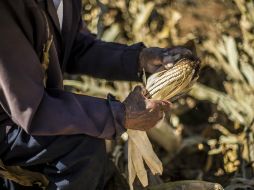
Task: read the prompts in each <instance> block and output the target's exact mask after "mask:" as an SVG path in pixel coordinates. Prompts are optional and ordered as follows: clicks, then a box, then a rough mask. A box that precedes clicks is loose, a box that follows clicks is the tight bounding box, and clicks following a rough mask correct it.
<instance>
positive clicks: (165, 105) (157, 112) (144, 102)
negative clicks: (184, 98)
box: [123, 86, 171, 131]
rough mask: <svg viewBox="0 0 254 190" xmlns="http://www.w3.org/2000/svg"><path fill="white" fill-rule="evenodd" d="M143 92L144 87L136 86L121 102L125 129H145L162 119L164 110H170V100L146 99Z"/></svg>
mask: <svg viewBox="0 0 254 190" xmlns="http://www.w3.org/2000/svg"><path fill="white" fill-rule="evenodd" d="M145 92H146V90H145V88H143V87H141V86H137V87H135V89H134V90H133V91H132V92H131V93H130V94H129V95H128V97H127V98H126V99H125V101H124V102H123V103H124V105H125V114H126V117H125V128H126V129H135V130H142V131H146V130H148V129H150V128H152V127H154V126H155V125H156V123H157V122H158V121H159V120H161V119H162V117H163V114H164V111H169V110H170V105H171V103H170V102H168V101H160V100H151V99H147V98H146V97H145V96H144V94H145Z"/></svg>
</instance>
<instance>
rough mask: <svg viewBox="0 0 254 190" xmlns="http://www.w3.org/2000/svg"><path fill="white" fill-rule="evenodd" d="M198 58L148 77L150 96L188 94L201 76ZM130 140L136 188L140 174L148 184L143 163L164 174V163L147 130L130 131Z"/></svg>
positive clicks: (130, 166) (164, 97)
mask: <svg viewBox="0 0 254 190" xmlns="http://www.w3.org/2000/svg"><path fill="white" fill-rule="evenodd" d="M198 71H199V61H197V60H192V59H187V58H184V59H181V60H180V61H178V62H177V63H176V64H175V65H174V66H172V67H171V68H169V69H167V70H163V71H160V72H157V73H155V74H153V75H152V76H150V77H149V78H148V80H147V84H146V88H147V90H148V94H147V97H148V98H152V99H157V100H174V99H176V98H177V97H179V96H180V95H182V94H183V93H186V92H187V91H188V90H189V89H190V88H191V86H192V85H193V83H194V82H195V81H196V79H197V78H198V75H197V73H198ZM127 133H128V136H129V140H128V170H129V185H130V188H131V189H133V182H134V180H135V177H136V176H137V177H138V178H139V180H140V182H141V184H142V185H143V186H144V187H145V186H147V185H148V177H147V172H146V169H145V165H144V162H145V163H146V165H147V166H148V167H149V169H150V170H151V172H152V173H153V174H154V175H155V174H162V170H163V168H162V163H161V161H160V160H159V158H158V157H157V155H156V154H155V153H154V151H153V148H152V145H151V143H150V141H149V139H148V137H147V134H146V132H144V131H137V130H131V129H128V130H127Z"/></svg>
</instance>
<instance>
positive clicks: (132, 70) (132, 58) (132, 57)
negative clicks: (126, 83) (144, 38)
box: [123, 43, 145, 81]
mask: <svg viewBox="0 0 254 190" xmlns="http://www.w3.org/2000/svg"><path fill="white" fill-rule="evenodd" d="M143 48H145V45H144V44H143V43H137V44H134V45H131V46H129V47H128V48H126V50H125V51H124V54H123V68H124V70H125V71H126V76H129V77H131V79H130V80H135V81H141V78H140V73H139V54H140V52H141V50H142V49H143Z"/></svg>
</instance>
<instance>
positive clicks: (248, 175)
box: [64, 0, 254, 190]
mask: <svg viewBox="0 0 254 190" xmlns="http://www.w3.org/2000/svg"><path fill="white" fill-rule="evenodd" d="M83 4H84V6H83V19H84V20H85V22H86V24H87V25H88V28H89V29H90V31H92V32H93V33H96V34H97V36H98V38H100V39H103V40H104V41H114V42H119V43H125V44H133V43H136V42H140V41H142V42H144V44H145V45H146V46H148V47H154V46H159V47H172V46H176V45H186V46H187V47H189V48H190V49H192V50H193V51H195V52H196V54H197V56H198V57H199V58H200V59H201V61H202V69H201V73H200V77H199V79H198V82H197V83H196V84H195V85H194V87H193V89H192V90H191V91H190V92H189V93H188V95H186V96H184V97H182V98H180V99H178V100H177V101H175V102H173V109H172V111H171V112H170V113H168V114H167V115H166V118H165V120H163V121H162V122H160V123H159V124H158V126H157V129H159V128H160V127H161V126H166V128H165V127H164V128H163V130H164V131H163V130H157V129H153V130H155V132H154V133H153V135H150V138H151V140H152V142H153V145H154V148H155V150H156V152H157V154H158V157H159V158H160V159H161V160H162V162H163V167H164V173H163V175H162V176H161V177H158V176H155V177H152V176H151V179H150V180H151V181H150V184H151V185H153V184H156V183H158V181H159V183H168V182H173V181H178V180H206V181H210V182H216V183H219V184H221V185H222V186H223V187H224V189H226V190H236V189H254V180H253V179H254V1H253V0H228V1H223V0H213V1H206V0H153V1H148V0H83ZM64 83H65V86H66V89H69V90H72V91H75V92H77V93H82V94H87V95H91V96H97V97H103V98H105V97H106V95H107V94H108V93H111V94H113V95H115V96H116V97H117V98H118V99H120V100H121V101H122V100H124V98H125V97H126V96H127V95H128V94H129V92H130V91H131V89H132V88H133V87H134V86H135V85H136V84H137V83H135V82H112V81H105V80H101V79H95V78H91V77H89V76H66V79H65V81H64ZM107 145H108V151H109V152H110V154H111V158H112V160H113V161H114V163H115V165H116V166H117V169H118V171H119V175H120V176H119V179H117V180H115V182H113V183H112V184H111V185H112V189H125V188H128V186H126V183H125V180H126V178H127V175H128V174H127V170H126V166H127V164H126V163H127V160H126V146H127V143H126V138H125V137H124V136H123V137H122V139H119V140H117V141H115V142H108V143H107ZM123 187H125V188H123ZM135 189H143V188H142V187H141V186H140V185H139V184H138V182H137V185H136V188H135ZM148 189H149V187H148ZM151 189H152V188H151Z"/></svg>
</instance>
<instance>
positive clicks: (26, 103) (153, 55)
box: [0, 0, 190, 190]
mask: <svg viewBox="0 0 254 190" xmlns="http://www.w3.org/2000/svg"><path fill="white" fill-rule="evenodd" d="M0 13H1V17H0V147H1V148H0V158H1V160H2V161H3V162H4V164H5V165H17V166H21V167H23V168H26V169H31V170H33V171H37V170H38V171H39V172H41V173H43V174H44V175H45V176H47V177H48V179H49V181H50V183H49V186H48V189H49V190H56V189H58V190H84V189H86V190H90V189H91V190H93V189H103V187H104V184H105V180H104V179H105V171H106V165H105V163H106V162H105V160H106V152H105V144H104V139H114V138H115V137H117V136H119V135H121V134H122V133H123V132H124V131H125V130H126V129H127V128H132V129H137V130H147V129H149V128H151V127H153V126H154V125H155V124H156V123H157V122H158V121H159V120H160V119H161V118H162V116H163V112H164V111H167V110H169V107H170V103H169V102H167V101H153V100H148V99H146V98H145V97H144V96H143V92H142V89H141V88H136V89H135V90H134V91H133V92H131V94H130V95H129V96H128V97H127V98H126V100H125V101H124V102H123V103H121V102H119V101H117V100H115V99H114V97H112V96H111V95H109V96H108V99H100V98H95V97H89V96H84V95H77V94H74V93H70V92H66V91H64V88H63V72H67V73H70V74H88V75H92V76H94V77H99V78H105V79H108V80H128V81H139V80H140V72H141V71H142V70H143V69H144V70H145V71H146V72H147V73H153V72H155V71H156V70H157V69H159V68H160V67H164V66H165V65H166V64H168V63H169V64H172V63H173V62H174V61H175V60H174V59H177V57H179V56H182V55H184V54H190V51H189V50H187V49H184V48H173V49H160V48H145V47H144V45H143V44H142V43H138V44H134V45H132V46H127V45H121V44H116V43H108V42H102V41H100V40H97V39H96V38H95V36H94V35H92V34H90V33H89V32H88V31H87V30H86V28H85V26H84V24H83V22H82V21H81V1H80V0H62V1H61V0H15V1H13V0H1V1H0ZM47 56H49V59H47V58H48V57H47ZM25 189H26V188H25Z"/></svg>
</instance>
